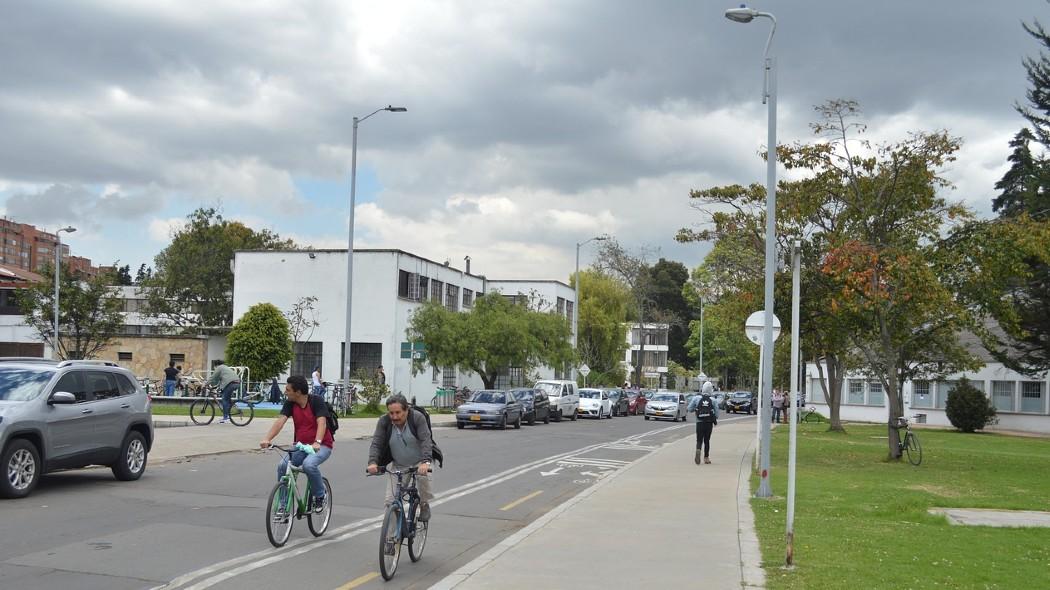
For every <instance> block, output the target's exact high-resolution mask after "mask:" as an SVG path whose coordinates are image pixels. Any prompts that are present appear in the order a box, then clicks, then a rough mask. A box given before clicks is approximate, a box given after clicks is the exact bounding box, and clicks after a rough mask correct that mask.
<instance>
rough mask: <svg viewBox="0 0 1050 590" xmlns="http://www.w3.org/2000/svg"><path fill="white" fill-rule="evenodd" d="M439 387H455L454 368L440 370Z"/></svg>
mask: <svg viewBox="0 0 1050 590" xmlns="http://www.w3.org/2000/svg"><path fill="white" fill-rule="evenodd" d="M441 386H442V387H455V386H456V367H445V368H444V369H442V370H441Z"/></svg>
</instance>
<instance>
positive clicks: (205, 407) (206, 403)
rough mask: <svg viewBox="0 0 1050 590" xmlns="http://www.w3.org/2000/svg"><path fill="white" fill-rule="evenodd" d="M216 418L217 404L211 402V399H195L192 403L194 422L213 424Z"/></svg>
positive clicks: (203, 424) (191, 413) (191, 410)
mask: <svg viewBox="0 0 1050 590" xmlns="http://www.w3.org/2000/svg"><path fill="white" fill-rule="evenodd" d="M214 419H215V404H213V403H211V400H210V399H205V400H199V399H198V400H193V403H191V404H190V420H193V423H194V424H200V425H201V426H205V425H207V424H211V421H212V420H214Z"/></svg>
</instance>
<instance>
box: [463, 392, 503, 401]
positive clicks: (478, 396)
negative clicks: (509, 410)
mask: <svg viewBox="0 0 1050 590" xmlns="http://www.w3.org/2000/svg"><path fill="white" fill-rule="evenodd" d="M470 401H472V402H476V403H479V404H505V403H507V396H506V395H504V394H503V393H502V392H499V391H479V392H477V393H475V394H474V397H472V398H470Z"/></svg>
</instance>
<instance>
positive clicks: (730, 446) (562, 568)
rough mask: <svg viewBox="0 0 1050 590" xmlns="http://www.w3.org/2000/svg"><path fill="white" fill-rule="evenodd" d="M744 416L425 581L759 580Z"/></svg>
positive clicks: (705, 583)
mask: <svg viewBox="0 0 1050 590" xmlns="http://www.w3.org/2000/svg"><path fill="white" fill-rule="evenodd" d="M754 432H755V427H754V423H753V422H750V421H748V422H746V423H732V424H723V425H720V426H716V427H715V432H714V435H713V436H712V443H713V448H714V451H713V453H712V456H711V460H712V464H711V465H695V464H694V463H693V452H694V450H695V437H694V436H693V435H692V434H691V435H690V436H689V437H687V438H684V439H682V440H680V441H678V442H675V443H671V444H669V445H666V446H665V447H664V448H662V449H660V450H658V451H655V452H653V453H652V454H650V455H647V456H646V457H644V458H642V459H640V460H639V461H637V462H635V463H633V464H631V465H630V466H628V467H627V468H625V469H623V470H621V471H619V472H616V473H615V474H613V475H610V476H608V477H606V479H604V480H602V481H601V482H599V483H598V484H596V485H594V486H593V487H591V488H588V489H587V490H585V491H583V492H581V493H580V494H579V495H578V496H576V497H575V498H573V499H572V500H569V501H568V502H566V503H565V504H562V505H560V506H558V507H557V508H555V509H554V510H552V511H551V512H549V513H547V514H546V515H544V516H543V517H541V518H539V519H538V520H536V521H534V522H533V523H532V524H530V525H529V526H527V527H526V528H524V529H522V530H521V531H519V532H517V533H515V534H514V535H512V536H511V537H509V538H507V539H506V540H505V541H503V542H501V543H499V544H498V545H496V546H495V547H493V548H492V549H490V550H489V551H488V552H486V553H485V554H483V555H481V556H480V557H478V558H477V559H475V560H474V561H472V562H470V563H468V564H467V565H465V566H463V567H462V568H460V569H459V570H457V571H456V572H454V573H452V574H451V575H450V576H448V577H447V578H445V579H444V580H442V581H441V582H439V583H438V584H436V585H434V586H432V588H437V589H442V590H443V589H450V588H456V590H472V589H486V588H503V589H511V590H513V589H530V590H531V589H534V588H574V589H584V588H595V589H601V590H608V589H609V588H622V587H625V585H627V581H628V580H631V581H632V582H631V584H632V585H633V584H636V583H641V581H642V580H644V583H645V585H646V586H647V587H650V588H700V587H702V588H705V589H709V588H710V589H714V588H724V589H736V590H739V589H740V588H762V587H764V586H765V574H764V572H763V570H762V569H761V554H760V553H759V546H758V538H757V536H756V535H755V531H754V515H753V514H752V512H751V506H750V504H749V503H748V500H749V497H750V492H749V488H748V478H749V476H750V470H749V467H750V464H751V457H752V455H753V449H752V448H751V445H752V442H753V441H754Z"/></svg>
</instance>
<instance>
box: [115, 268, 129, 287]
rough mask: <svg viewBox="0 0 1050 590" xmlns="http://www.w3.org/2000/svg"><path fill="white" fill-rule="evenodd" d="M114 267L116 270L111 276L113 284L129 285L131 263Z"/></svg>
mask: <svg viewBox="0 0 1050 590" xmlns="http://www.w3.org/2000/svg"><path fill="white" fill-rule="evenodd" d="M114 266H116V265H114ZM116 268H117V272H116V273H115V274H114V276H113V284H114V285H120V286H125V287H126V286H128V285H131V284H132V280H131V265H128V264H125V265H124V266H117V267H116Z"/></svg>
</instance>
